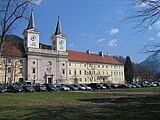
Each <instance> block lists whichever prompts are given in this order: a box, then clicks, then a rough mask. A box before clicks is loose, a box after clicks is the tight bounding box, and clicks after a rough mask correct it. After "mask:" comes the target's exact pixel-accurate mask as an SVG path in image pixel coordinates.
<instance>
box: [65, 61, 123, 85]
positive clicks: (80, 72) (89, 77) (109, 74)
mask: <svg viewBox="0 0 160 120" xmlns="http://www.w3.org/2000/svg"><path fill="white" fill-rule="evenodd" d="M68 79H69V84H89V83H114V84H124V83H125V79H124V66H123V65H114V64H103V63H87V62H75V61H69V64H68Z"/></svg>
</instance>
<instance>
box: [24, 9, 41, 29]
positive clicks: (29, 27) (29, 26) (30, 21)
mask: <svg viewBox="0 0 160 120" xmlns="http://www.w3.org/2000/svg"><path fill="white" fill-rule="evenodd" d="M26 30H33V31H36V32H39V31H38V29H36V26H35V21H34V12H33V9H32V12H31V16H30V19H29V22H28V26H27V29H26Z"/></svg>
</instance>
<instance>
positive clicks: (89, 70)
mask: <svg viewBox="0 0 160 120" xmlns="http://www.w3.org/2000/svg"><path fill="white" fill-rule="evenodd" d="M23 35H24V39H21V38H19V37H18V36H14V35H7V36H6V40H5V42H4V43H3V47H2V56H1V58H0V83H14V82H24V81H25V80H30V81H32V82H33V83H53V84H55V83H56V84H61V83H66V84H89V83H102V82H103V83H104V82H105V83H117V84H121V83H125V78H124V66H123V65H122V64H121V63H120V62H118V61H117V60H115V59H114V58H113V57H111V56H109V55H103V52H100V53H99V54H92V53H90V51H89V50H88V51H86V52H79V51H73V50H67V49H66V42H67V40H66V38H67V37H66V36H65V35H64V34H63V32H62V27H61V23H60V18H59V17H58V22H57V26H56V31H55V33H54V34H53V35H51V40H52V45H44V44H42V43H40V40H39V37H40V32H39V30H38V29H37V28H36V26H35V22H34V13H33V11H32V12H31V16H30V20H29V23H28V26H27V28H26V29H25V30H24V31H23Z"/></svg>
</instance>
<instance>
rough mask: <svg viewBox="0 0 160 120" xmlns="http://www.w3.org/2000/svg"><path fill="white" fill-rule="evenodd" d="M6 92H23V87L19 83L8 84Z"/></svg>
mask: <svg viewBox="0 0 160 120" xmlns="http://www.w3.org/2000/svg"><path fill="white" fill-rule="evenodd" d="M7 92H23V87H22V85H20V84H12V85H8V86H7Z"/></svg>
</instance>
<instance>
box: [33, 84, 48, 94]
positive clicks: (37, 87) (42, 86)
mask: <svg viewBox="0 0 160 120" xmlns="http://www.w3.org/2000/svg"><path fill="white" fill-rule="evenodd" d="M34 90H35V91H36V92H40V91H43V92H45V91H46V90H47V88H46V86H45V85H43V84H37V85H35V86H34Z"/></svg>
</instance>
